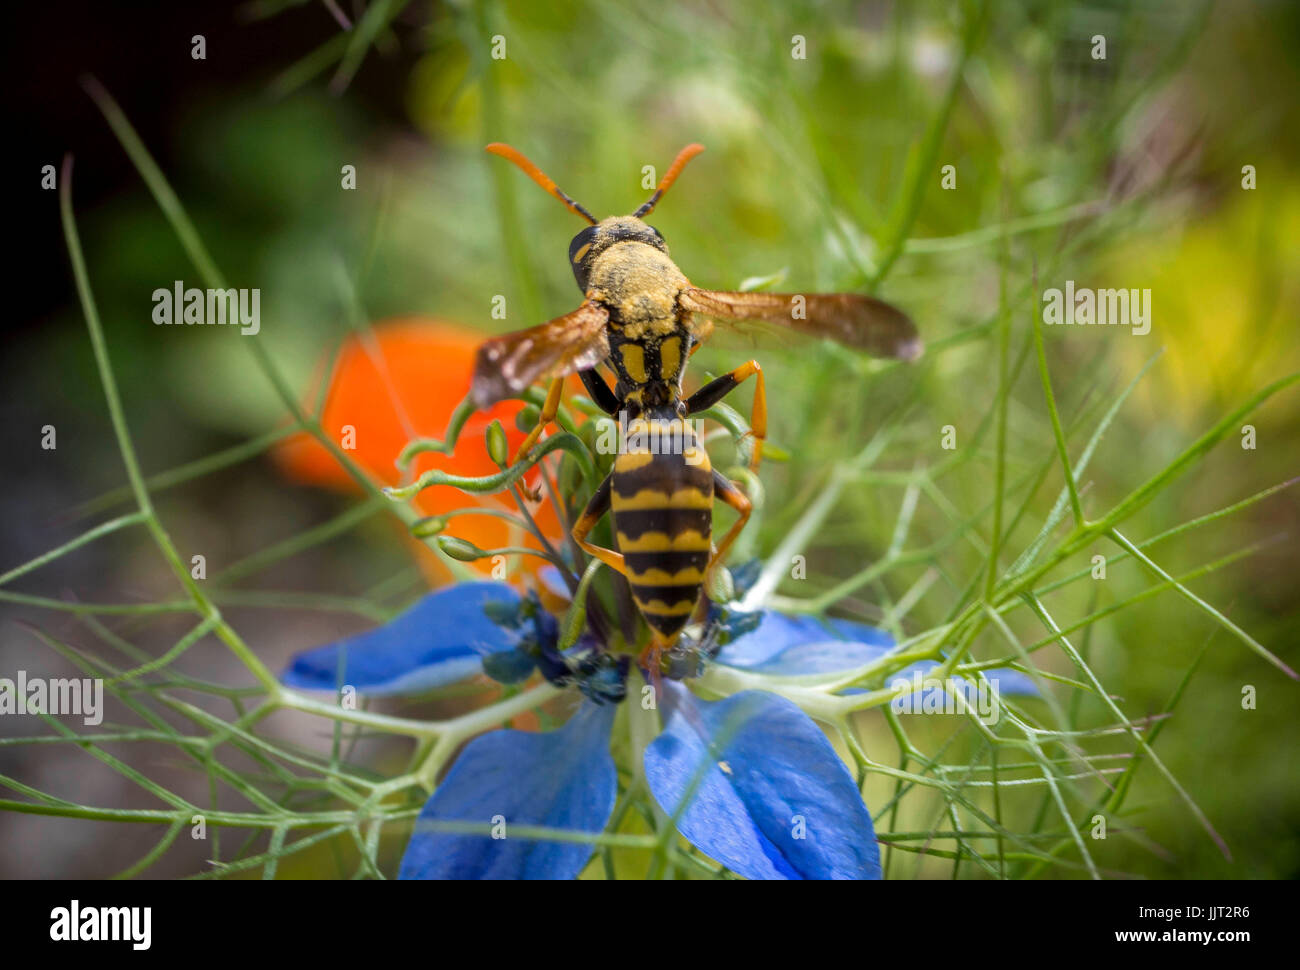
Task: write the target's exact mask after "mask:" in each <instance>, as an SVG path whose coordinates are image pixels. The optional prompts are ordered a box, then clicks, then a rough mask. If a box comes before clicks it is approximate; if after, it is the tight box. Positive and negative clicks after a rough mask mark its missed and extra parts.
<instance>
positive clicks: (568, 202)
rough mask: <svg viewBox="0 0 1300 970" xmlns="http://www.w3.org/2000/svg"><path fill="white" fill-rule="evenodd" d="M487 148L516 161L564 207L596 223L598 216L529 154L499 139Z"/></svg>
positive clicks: (493, 152) (593, 223)
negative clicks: (573, 197)
mask: <svg viewBox="0 0 1300 970" xmlns="http://www.w3.org/2000/svg"><path fill="white" fill-rule="evenodd" d="M487 150H488V151H490V152H491V153H492V154H493V155H500V156H501V157H502V158H505V159H508V160H509V161H512V162H514V163H515V164H516V165H518V166H519V167H520V168H522V169H523V170H524V174H525V175H527V176H528V177H529V178H530V179H532V180H533V181H534V182H536V183H537V184H538V185H540V186H541V187H542V188H544V189H545V190H546V191H547V192H549V193H550V194H551V195H553V196H555V197H556V198H557V199H559V200H560V201H561V202H563V203H564V207H565V208H566V209H568V210H569V211H570V212H572V213H574V214H575V215H580V216H582V218H584V219H586V220H587V221H588V222H590V223H591V224H592V225H593V226H594V225H595V224H596V217H595V216H593V215H592V214H591V213H590V212H588V211H587V210H586V209H584V208H583V207H582V206H580V205H578V203H576V202H574V201H573V200H572V199H571V198H569V196H568V195H567V194H566V193H565V192H564V191H563V190H562V189H561V188H560V187H559V186H558V185H556V184H555V181H554V180H553V179H552V178H551V177H550V176H549V175H547V174H546V173H545V172H543V171H542V170H541V169H540V168H538V167H537V166H536V165H534V164H533V163H532V162H530V161H529V160H528V158H527V156H525V155H524V153H523V152H521V151H519V149H517V148H511V147H510V146H509V145H503V144H502V143H501V142H499V141H494V142H493V143H492V144H490V145H488V146H487Z"/></svg>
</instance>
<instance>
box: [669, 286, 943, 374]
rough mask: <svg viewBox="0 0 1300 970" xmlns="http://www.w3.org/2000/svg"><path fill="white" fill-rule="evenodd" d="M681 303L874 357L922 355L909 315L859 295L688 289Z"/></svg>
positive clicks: (696, 309) (687, 307)
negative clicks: (831, 342)
mask: <svg viewBox="0 0 1300 970" xmlns="http://www.w3.org/2000/svg"><path fill="white" fill-rule="evenodd" d="M678 302H679V305H680V306H681V307H682V309H685V310H690V311H692V312H694V313H703V314H705V315H707V316H710V317H714V318H717V319H723V320H763V321H765V322H767V323H774V324H778V325H780V326H784V327H789V328H790V329H792V330H795V331H797V332H799V333H803V334H807V335H809V336H813V337H827V338H829V339H831V340H836V341H839V342H840V343H842V344H845V345H846V346H849V347H853V348H856V349H858V350H865V351H866V352H867V353H869V354H871V355H872V356H873V357H896V358H898V359H900V360H915V359H916V358H917V357H919V356H921V338H920V337H919V336H917V333H916V325H915V324H914V323H912V320H911V318H910V317H909V316H908V315H907V314H906V313H904V312H903V311H902V310H900V309H898V308H897V307H894V306H890V305H889V304H888V303H885V302H884V301H883V300H877V299H875V298H874V297H870V296H861V295H859V294H857V293H806V294H804V293H730V292H724V291H721V290H701V289H698V288H696V287H689V288H687V289H685V290H683V291H682V294H681V296H680V297H679V298H678Z"/></svg>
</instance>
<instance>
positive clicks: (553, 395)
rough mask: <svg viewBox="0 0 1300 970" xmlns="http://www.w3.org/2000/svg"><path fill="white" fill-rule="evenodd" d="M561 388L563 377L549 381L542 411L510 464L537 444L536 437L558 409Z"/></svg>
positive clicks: (538, 436)
mask: <svg viewBox="0 0 1300 970" xmlns="http://www.w3.org/2000/svg"><path fill="white" fill-rule="evenodd" d="M563 390H564V378H562V377H557V378H555V380H553V381H551V386H550V388H549V389H548V390H547V392H546V400H545V401H544V402H543V403H542V413H541V414H539V415H538V416H537V424H536V425H535V426H534V427H533V430H532V431H530V432H528V437H527V438H525V439H524V443H523V444H521V445H520V446H519V450H518V451H516V452H515V459H514V461H513V462H511V464H515V463H516V462H519V461H521V460H522V459H524V458H527V457H528V453H529V452H530V451H532V450H533V445H535V444H537V439H538V438H540V437H541V436H542V432H543V431H545V430H546V429H547V427H548V426H549V425H550V423H551V422H552V421H554V420H555V415H556V414H558V413H559V410H560V394H561V392H562V391H563Z"/></svg>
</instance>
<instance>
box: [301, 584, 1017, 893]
mask: <svg viewBox="0 0 1300 970" xmlns="http://www.w3.org/2000/svg"><path fill="white" fill-rule="evenodd" d="M707 630H708V632H707V634H706V636H705V638H704V641H703V642H702V643H700V644H696V645H694V646H693V647H687V648H685V649H683V650H682V651H679V652H678V653H677V655H676V656H674V657H669V658H667V659H666V664H665V669H666V670H667V671H668V677H669V678H673V677H674V676H675V675H674V671H677V674H676V676H677V677H678V678H680V677H692V676H695V675H697V674H698V673H700V671H701V670H702V669H703V667H704V666H705V665H706V664H707V663H710V662H711V663H716V664H721V665H725V666H726V667H730V668H734V669H735V670H737V671H742V672H744V673H746V674H750V675H757V677H758V678H760V679H761V677H762V676H764V675H767V676H772V677H782V678H789V677H801V676H811V675H828V674H834V673H836V672H843V671H849V670H853V669H855V668H860V667H862V666H864V665H866V664H869V663H871V662H873V661H876V660H879V659H881V658H883V657H885V656H887V655H888V654H889V653H890V652H891V651H893V650H894V649H895V645H894V642H893V640H892V639H891V638H890V636H889V635H888V634H886V633H884V632H883V631H881V630H877V629H875V628H873V627H869V626H865V625H862V624H859V623H853V622H850V621H847V620H820V619H815V618H812V617H790V616H783V615H781V614H777V613H772V612H767V613H747V614H735V613H732V614H729V613H728V612H727V611H726V610H724V609H721V608H718V607H716V606H715V607H714V608H713V610H712V611H711V616H710V622H709V624H707ZM932 666H933V663H932V662H931V663H927V664H925V665H915V666H914V667H909V668H907V669H905V670H903V671H901V672H899V673H898V674H896V675H895V676H896V677H905V678H907V677H911V676H912V673H913V671H914V670H919V671H922V672H928V670H929V669H930V667H932ZM534 669H538V670H540V671H541V672H542V674H543V676H545V677H546V679H548V680H550V681H551V682H552V683H556V684H569V683H574V684H576V685H577V686H578V687H579V688H581V689H582V692H583V693H584V694H585V695H586V699H585V700H584V701H583V702H582V703H581V704H580V706H579V707H578V709H577V711H576V713H575V714H574V715H573V716H572V717H571V718H570V719H569V720H568V722H567V723H566V724H565V725H564V726H563V727H561V728H559V729H556V730H553V731H547V732H541V733H538V732H529V731H517V730H509V729H503V730H496V731H491V732H489V733H486V734H483V735H481V736H479V737H477V738H475V739H474V740H473V741H471V742H470V743H469V744H468V745H466V747H465V749H464V750H463V751H462V752H461V754H460V756H459V757H458V758H457V759H456V761H455V763H454V764H453V765H452V767H451V769H450V770H449V771H448V773H447V775H446V777H445V778H444V779H443V781H442V782H441V784H439V785H438V787H437V789H436V790H435V791H434V793H433V795H432V796H431V797H430V798H429V800H428V801H427V802H426V804H425V805H424V808H423V809H422V810H421V812H420V814H419V817H418V819H417V822H416V826H415V833H414V835H413V836H412V838H411V841H410V843H409V845H408V847H407V850H406V854H405V856H404V858H403V860H402V865H401V873H400V875H401V877H402V878H404V879H535V878H546V879H571V878H573V877H575V876H577V875H578V873H580V872H581V871H582V869H583V868H584V867H585V866H586V864H587V862H588V860H589V859H590V858H591V855H592V851H593V849H592V845H591V842H590V841H589V840H584V839H582V838H581V837H580V836H581V834H593V835H594V834H599V833H601V832H603V831H604V830H605V828H606V826H607V825H608V824H609V821H610V818H611V815H612V814H613V811H614V806H615V801H616V798H617V789H618V772H617V770H616V768H615V764H614V759H613V757H612V756H611V754H610V737H611V731H612V728H613V725H614V723H615V717H616V713H617V710H618V708H617V704H616V703H609V702H610V701H614V702H617V701H619V700H622V699H623V695H624V693H625V686H624V685H625V683H626V678H627V673H628V658H627V657H626V656H622V657H614V656H612V655H609V654H605V653H603V652H601V650H600V644H599V643H598V642H597V641H596V640H595V638H594V637H592V636H590V635H585V636H584V637H583V638H582V639H580V640H579V641H578V643H577V644H576V645H575V646H574V647H573V648H572V649H571V650H569V651H567V652H564V653H561V651H560V650H559V648H558V631H557V624H556V622H555V620H554V618H553V617H552V616H551V615H550V614H549V613H547V612H546V611H545V610H543V609H541V607H540V604H539V603H538V601H537V600H536V598H535V597H532V596H528V597H525V596H521V595H520V594H519V593H518V592H516V591H515V590H513V589H512V588H511V587H509V586H506V585H505V584H502V583H490V582H479V583H465V584H461V585H457V586H452V587H449V588H447V589H443V590H440V591H438V592H436V593H432V594H430V595H428V596H426V597H425V598H423V599H422V600H420V602H419V603H417V604H416V605H415V606H414V607H412V608H411V609H410V610H408V611H407V612H406V613H403V614H402V615H401V616H399V617H398V618H396V619H395V620H393V621H392V622H391V623H389V624H387V625H386V626H383V627H380V628H379V629H376V630H373V631H371V632H369V633H365V634H362V635H360V636H356V637H350V638H348V639H345V640H341V641H339V642H337V643H333V644H329V645H327V646H323V647H319V648H317V649H315V650H310V651H307V652H305V653H301V654H299V655H297V656H296V657H295V658H294V659H293V661H292V662H291V664H290V666H289V669H288V670H287V671H286V672H285V673H284V675H283V677H282V679H283V681H284V682H285V683H286V684H287V685H289V686H292V687H298V688H305V689H320V690H338V689H339V688H340V687H341V686H343V685H345V684H346V685H350V686H352V687H354V688H355V689H356V690H357V691H358V692H360V693H362V694H371V695H392V694H399V693H400V694H410V693H418V692H420V691H426V690H429V689H431V688H434V687H438V686H442V685H446V684H450V683H452V682H455V681H458V680H463V679H465V678H467V677H471V676H474V675H476V674H487V675H488V676H491V677H494V678H495V679H497V680H501V681H504V682H516V681H520V680H523V679H524V678H526V677H527V676H528V675H529V674H530V673H531V672H532V671H533V670H534ZM989 673H990V675H992V674H994V673H995V672H993V671H990V672H989ZM996 674H997V680H998V681H999V682H1001V684H1002V689H1003V690H1004V691H1006V692H1008V693H1026V692H1032V691H1033V690H1034V688H1033V685H1032V684H1030V683H1029V682H1028V680H1027V679H1025V678H1023V675H1019V674H1015V673H1014V672H1011V671H999V672H996ZM660 687H661V690H660V691H659V692H658V695H657V696H658V697H659V698H660V704H659V707H660V710H659V714H660V715H661V717H662V730H661V732H660V733H659V734H658V736H656V737H655V738H654V739H653V740H652V741H650V743H649V744H648V745H646V747H645V751H644V759H643V764H642V766H641V767H642V769H643V771H644V778H645V783H646V785H647V786H648V788H649V790H650V793H651V794H652V795H653V796H654V798H655V800H656V801H657V802H658V804H659V806H660V808H662V810H663V812H664V814H665V815H666V816H667V817H668V818H669V819H672V820H673V822H674V823H675V824H676V827H677V830H678V831H679V832H680V833H681V834H682V836H684V837H685V838H686V840H687V841H688V842H690V843H691V844H692V845H694V846H695V847H696V848H697V849H699V850H700V851H701V852H703V853H704V854H705V855H707V856H709V857H711V858H713V859H715V860H717V861H718V862H720V863H722V864H723V865H725V866H726V867H727V868H728V869H730V870H732V871H733V872H735V873H738V874H740V875H742V876H746V877H749V878H752V879H878V878H880V875H881V868H880V852H879V849H878V846H877V843H876V840H875V834H874V830H873V828H872V823H871V816H870V813H869V812H868V811H867V808H866V806H865V805H864V804H863V801H862V797H861V794H860V792H859V790H858V786H857V784H856V782H855V781H854V779H853V777H852V776H851V775H850V774H849V772H848V769H847V768H846V767H845V765H844V762H843V761H842V760H841V759H840V757H839V755H837V754H836V752H835V750H834V748H833V747H832V746H831V743H830V741H829V740H827V738H826V735H825V734H824V733H823V732H822V730H821V728H819V727H818V726H817V725H816V724H815V723H814V722H813V721H812V720H811V719H810V718H809V717H808V716H807V715H806V714H804V712H803V711H802V710H801V709H800V708H799V707H798V706H797V705H796V704H794V703H793V702H792V701H790V700H788V699H786V698H785V697H782V696H780V695H778V694H776V693H771V692H769V691H766V690H741V691H739V692H737V693H734V694H732V695H731V696H730V697H726V698H725V699H723V700H719V701H706V700H703V699H701V698H699V697H697V696H695V694H693V693H692V692H691V691H690V690H689V689H688V688H687V687H686V686H684V685H683V684H681V683H678V682H675V680H674V679H666V680H664V681H663V682H662V683H661V685H660ZM932 689H937V690H939V691H940V692H942V688H927V690H932ZM630 703H634V704H638V705H639V703H640V700H639V698H635V697H634V698H633V699H632V700H631V701H630ZM536 829H548V830H562V831H563V832H565V833H570V835H569V836H567V837H559V838H557V837H554V836H555V835H556V834H558V833H555V832H554V831H552V832H537V831H533V830H536ZM519 830H523V831H522V832H520V831H519ZM514 833H518V834H514ZM573 833H577V834H578V835H579V837H577V838H575V837H573V835H572V834H573Z"/></svg>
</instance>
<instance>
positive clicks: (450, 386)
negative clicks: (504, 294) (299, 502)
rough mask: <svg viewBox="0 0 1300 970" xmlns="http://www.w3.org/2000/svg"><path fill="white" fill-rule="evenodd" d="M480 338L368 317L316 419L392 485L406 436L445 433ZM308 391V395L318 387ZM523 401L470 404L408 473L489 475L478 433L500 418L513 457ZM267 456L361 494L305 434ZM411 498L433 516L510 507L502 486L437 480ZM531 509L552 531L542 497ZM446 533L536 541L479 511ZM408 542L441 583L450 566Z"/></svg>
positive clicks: (293, 475) (485, 565) (430, 324)
mask: <svg viewBox="0 0 1300 970" xmlns="http://www.w3.org/2000/svg"><path fill="white" fill-rule="evenodd" d="M482 340H483V335H482V334H479V333H476V332H475V331H472V330H469V329H466V328H463V327H460V326H458V325H456V324H452V323H448V322H445V321H440V320H436V319H432V318H428V317H402V318H398V319H393V320H388V321H384V322H382V323H379V324H376V325H375V327H374V328H373V329H372V331H371V333H370V334H367V335H365V336H362V337H350V338H348V340H347V341H346V342H345V344H344V345H343V348H342V351H341V353H340V355H339V359H338V363H337V365H336V367H335V369H334V373H333V375H332V379H331V384H330V387H329V391H328V395H327V397H326V404H325V410H324V413H323V414H322V415H321V427H322V428H323V429H324V432H325V434H326V435H328V436H329V437H331V438H332V439H333V440H334V441H336V442H339V443H340V444H341V445H342V446H343V447H344V448H345V450H346V451H347V454H348V456H349V457H350V458H352V460H353V461H355V462H356V463H357V464H358V465H360V466H361V467H362V468H363V469H365V470H366V471H367V472H369V473H370V474H371V475H373V476H374V477H375V478H376V479H378V480H380V481H382V482H383V483H384V484H386V485H396V484H400V483H401V472H400V471H399V469H398V468H397V465H396V460H397V457H398V455H399V454H400V453H401V451H402V449H403V448H404V447H405V446H406V444H407V442H408V441H409V440H410V439H412V438H417V437H423V438H437V439H442V438H443V437H444V435H445V434H446V431H447V423H448V421H449V420H450V419H451V414H452V411H453V410H455V408H456V405H458V404H459V403H460V402H461V400H462V399H463V398H464V397H465V395H466V394H467V393H468V392H469V385H470V376H471V373H472V371H473V367H474V353H475V351H476V350H477V349H478V345H479V344H480V343H481V342H482ZM311 399H312V400H315V399H316V395H315V394H313V395H312V396H311ZM522 407H523V405H522V404H520V403H519V402H518V401H506V402H503V403H501V404H498V405H496V406H494V407H493V408H492V409H491V410H489V411H486V412H483V411H480V412H476V413H475V414H474V415H472V416H471V417H470V419H469V421H468V422H467V423H466V425H465V428H464V430H463V431H462V432H461V435H460V438H459V440H458V441H457V444H456V448H455V452H454V453H453V454H451V455H441V454H436V453H426V454H423V455H419V456H417V458H416V460H415V462H414V463H413V468H414V474H415V475H419V474H420V473H422V472H424V471H426V470H428V469H430V468H438V469H442V470H443V471H447V472H451V473H453V474H456V475H465V476H479V475H490V474H493V473H494V472H496V471H497V470H498V469H497V466H496V464H495V463H494V462H493V461H492V459H491V458H490V457H489V456H488V453H487V446H486V444H485V442H484V438H483V435H484V432H485V431H486V429H487V427H488V425H489V424H490V423H491V422H492V421H493V419H497V418H499V419H500V420H501V423H502V425H503V426H504V427H505V431H506V440H507V442H508V444H509V446H510V454H511V455H513V454H514V452H515V450H516V449H517V448H518V446H519V444H520V443H521V442H522V441H523V439H524V433H523V432H521V431H518V430H517V429H516V428H515V415H516V414H517V413H518V412H519V410H520V408H522ZM349 446H350V447H349ZM273 454H274V459H275V461H276V463H277V464H278V465H279V466H280V468H281V469H282V470H283V471H284V473H285V474H286V475H287V476H288V477H289V478H290V479H292V480H293V481H295V482H299V483H302V484H307V485H319V486H322V487H326V488H332V489H336V490H339V491H344V492H351V493H360V492H361V487H360V486H359V485H358V484H357V483H356V482H355V481H354V480H353V478H352V476H351V475H350V474H349V473H348V471H347V470H346V469H345V468H344V467H343V466H342V465H340V464H339V463H338V462H337V461H336V460H335V459H334V456H333V455H331V454H330V453H329V451H327V450H326V449H325V447H324V446H323V445H322V444H321V443H320V442H319V441H317V440H316V439H315V438H313V437H312V436H310V435H309V434H307V433H306V432H303V433H301V434H296V435H293V436H291V437H290V438H287V439H286V440H285V441H283V442H281V444H280V445H279V446H278V447H277V448H276V449H275V451H274V453H273ZM525 481H526V482H527V483H528V484H529V485H536V484H537V483H538V473H537V472H536V471H533V472H532V473H530V476H529V477H527V478H526V479H525ZM412 504H413V505H414V506H415V507H416V508H417V509H418V510H419V511H420V513H421V514H422V515H441V514H443V513H446V512H451V511H454V510H456V509H464V508H470V507H474V506H482V507H486V508H498V509H502V510H506V511H511V512H515V511H517V509H516V508H515V505H514V502H513V501H512V500H511V498H510V496H509V495H508V494H505V493H501V494H497V495H478V494H469V493H466V492H462V491H461V490H459V489H456V488H452V487H450V486H444V485H438V486H434V487H433V488H428V489H425V490H424V491H423V492H421V493H420V494H419V495H418V496H416V497H415V499H413V500H412ZM533 511H534V516H535V517H536V519H537V523H538V525H539V526H540V528H541V529H542V531H543V532H544V533H545V534H546V535H547V536H548V537H554V536H557V535H559V534H560V526H559V523H558V521H557V519H556V516H555V510H554V509H553V508H552V507H551V504H550V502H549V501H544V502H543V503H542V505H541V506H540V508H537V509H534V510H533ZM447 534H449V535H455V536H459V537H460V538H463V539H467V540H469V541H470V542H472V543H474V544H475V545H477V546H479V547H480V548H483V549H492V548H498V547H501V546H507V545H530V546H532V547H534V548H535V547H536V546H537V542H536V539H535V538H534V537H533V536H531V535H528V536H526V537H525V536H524V535H521V534H520V533H519V531H518V529H517V528H515V527H513V526H512V525H511V524H510V523H508V522H506V521H504V520H502V519H499V518H495V517H493V516H486V515H463V516H458V517H456V518H455V519H454V520H453V521H452V523H451V524H450V525H449V526H448V528H447ZM412 542H413V544H414V545H417V546H418V547H419V548H420V550H421V552H422V554H421V555H420V562H421V565H422V567H423V568H424V569H425V571H426V573H427V574H428V575H429V576H430V578H431V579H432V580H434V581H437V582H445V581H446V579H447V578H448V573H447V570H446V568H445V567H444V566H443V565H442V563H441V562H440V561H439V560H438V558H437V557H436V556H435V555H434V554H433V553H432V552H431V551H430V550H429V549H428V548H427V547H426V546H425V545H424V544H423V543H421V542H418V541H416V540H412ZM539 564H541V560H539V559H535V558H533V557H525V560H524V565H525V566H526V568H528V569H529V571H533V570H534V569H535V568H536V567H537V565H539ZM475 565H476V566H477V567H479V568H480V569H482V570H483V571H484V572H488V571H490V570H491V560H480V561H478V562H477V563H475Z"/></svg>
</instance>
